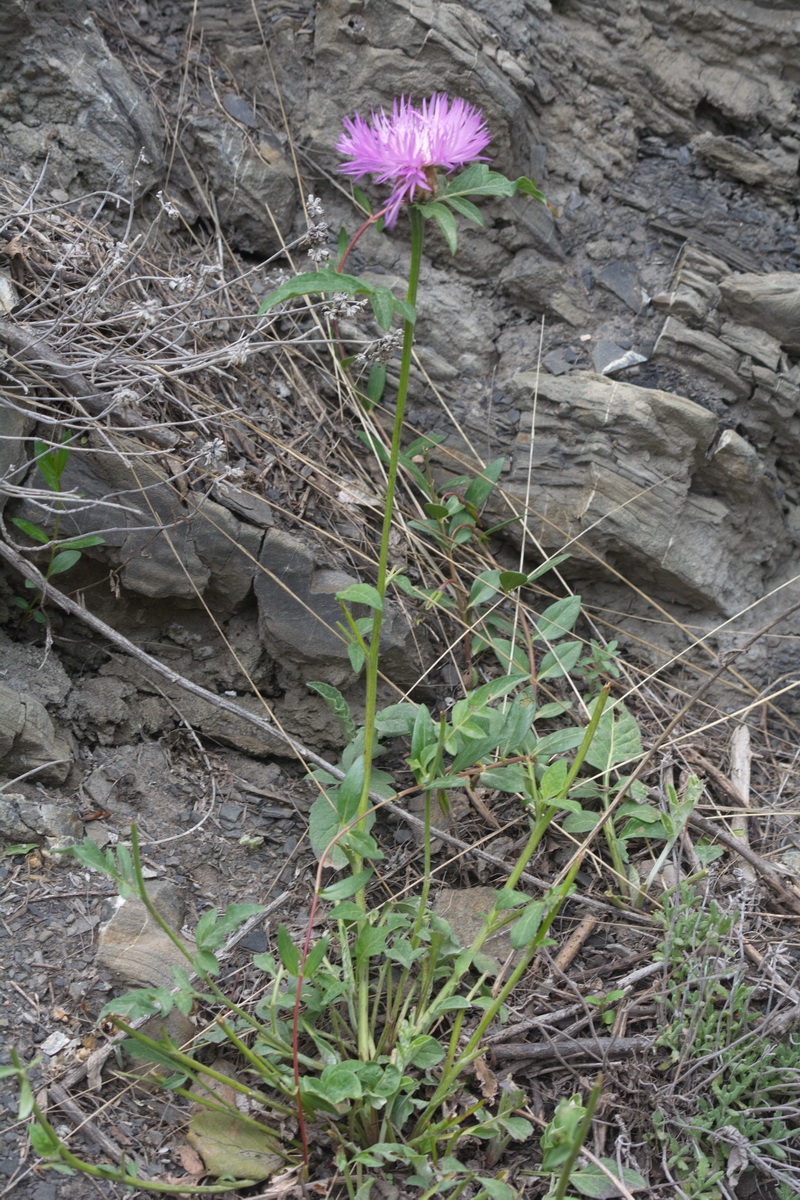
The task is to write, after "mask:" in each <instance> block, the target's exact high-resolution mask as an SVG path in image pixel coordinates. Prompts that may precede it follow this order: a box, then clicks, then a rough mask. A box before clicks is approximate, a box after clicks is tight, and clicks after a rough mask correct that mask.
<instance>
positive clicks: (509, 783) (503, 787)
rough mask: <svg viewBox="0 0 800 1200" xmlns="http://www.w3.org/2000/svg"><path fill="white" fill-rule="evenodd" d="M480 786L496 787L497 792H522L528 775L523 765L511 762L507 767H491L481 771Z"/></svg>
mask: <svg viewBox="0 0 800 1200" xmlns="http://www.w3.org/2000/svg"><path fill="white" fill-rule="evenodd" d="M480 781H481V786H482V787H490V788H497V790H498V791H499V792H524V791H525V785H526V783H527V782H528V776H527V774H526V772H525V769H524V767H521V766H519V765H517V764H516V763H514V764H512V765H511V766H509V767H492V768H490V770H488V771H482V772H481V777H480Z"/></svg>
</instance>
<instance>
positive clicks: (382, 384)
mask: <svg viewBox="0 0 800 1200" xmlns="http://www.w3.org/2000/svg"><path fill="white" fill-rule="evenodd" d="M385 390H386V366H385V365H383V364H381V363H373V364H372V367H371V368H370V372H369V378H368V379H367V388H366V392H367V397H368V398H369V400H370V401H371V402H372V404H380V402H381V400H382V399H383V393H384V391H385Z"/></svg>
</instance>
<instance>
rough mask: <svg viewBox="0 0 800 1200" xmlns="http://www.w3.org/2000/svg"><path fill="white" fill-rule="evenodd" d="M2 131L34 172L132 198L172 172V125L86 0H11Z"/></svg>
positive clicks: (1, 50) (6, 16)
mask: <svg viewBox="0 0 800 1200" xmlns="http://www.w3.org/2000/svg"><path fill="white" fill-rule="evenodd" d="M3 24H4V30H3V34H4V36H3V37H2V41H0V56H1V57H2V60H3V68H4V70H3V77H4V86H3V89H2V92H1V93H0V135H1V136H2V140H3V143H4V147H5V151H6V153H7V154H8V155H9V156H12V157H13V158H15V159H16V160H17V161H24V162H25V163H26V164H27V165H28V167H29V169H30V172H31V178H35V176H36V175H37V174H38V173H39V172H40V171H41V170H42V168H45V174H46V178H47V179H48V180H49V181H50V182H51V183H52V184H57V185H58V186H59V187H60V188H65V189H67V190H70V189H72V190H73V191H76V192H79V193H84V192H86V191H91V190H92V189H98V190H103V189H110V190H111V191H114V192H117V193H118V194H119V195H121V196H122V197H124V198H125V199H128V198H129V197H134V198H137V197H139V196H141V195H143V194H144V193H145V192H146V191H147V190H148V189H150V188H151V187H153V185H154V184H156V183H157V182H158V181H160V180H161V179H162V178H163V174H164V170H165V167H164V156H163V151H164V130H163V127H162V125H161V122H160V121H159V119H158V117H157V116H156V113H155V110H154V109H153V107H152V105H151V104H150V101H149V100H148V97H147V95H146V93H145V92H144V91H143V90H142V88H140V87H139V86H138V85H137V84H136V83H134V82H133V80H132V79H131V77H130V75H129V73H128V72H127V71H126V70H125V68H124V67H123V66H122V64H121V63H120V62H119V60H118V59H117V58H115V57H114V55H112V54H111V52H110V51H109V49H108V47H107V45H106V43H105V41H104V40H103V38H102V36H101V34H100V33H99V31H98V29H97V26H96V25H95V23H94V20H93V18H92V17H91V16H90V15H89V14H88V13H87V9H86V6H85V5H84V4H81V3H78V0H58V2H57V3H56V2H55V0H45V2H44V3H42V4H39V5H37V6H36V8H35V10H34V9H33V8H31V6H30V5H29V4H27V3H26V2H25V0H9V2H8V3H7V4H6V5H5V6H4V13H3Z"/></svg>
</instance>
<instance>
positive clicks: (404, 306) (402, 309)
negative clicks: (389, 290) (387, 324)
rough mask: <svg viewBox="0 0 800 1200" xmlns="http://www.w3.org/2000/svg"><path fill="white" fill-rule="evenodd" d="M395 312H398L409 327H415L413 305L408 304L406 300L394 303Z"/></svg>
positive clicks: (415, 313) (415, 315)
mask: <svg viewBox="0 0 800 1200" xmlns="http://www.w3.org/2000/svg"><path fill="white" fill-rule="evenodd" d="M394 309H395V312H398V313H399V314H400V316H401V317H402V318H403V320H404V321H408V323H409V325H415V324H416V321H417V310H416V309H415V308H414V305H413V304H409V303H408V301H407V300H398V299H397V298H395V302H394Z"/></svg>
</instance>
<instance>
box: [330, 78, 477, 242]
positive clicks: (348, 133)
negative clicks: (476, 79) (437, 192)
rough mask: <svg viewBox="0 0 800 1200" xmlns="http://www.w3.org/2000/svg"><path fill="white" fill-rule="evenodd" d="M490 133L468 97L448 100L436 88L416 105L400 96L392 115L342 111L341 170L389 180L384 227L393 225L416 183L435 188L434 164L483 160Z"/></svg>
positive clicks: (447, 167)
mask: <svg viewBox="0 0 800 1200" xmlns="http://www.w3.org/2000/svg"><path fill="white" fill-rule="evenodd" d="M490 139H491V134H490V133H489V130H488V129H487V128H486V119H485V117H484V115H483V113H482V112H481V110H480V109H479V108H476V107H475V106H474V105H473V104H467V102H466V100H460V99H455V100H451V99H450V98H449V96H446V95H445V94H444V93H442V92H435V93H434V94H433V95H432V96H431V97H430V99H429V100H423V101H422V104H421V105H420V107H419V108H414V106H413V105H412V103H411V98H410V97H409V98H408V99H406V97H405V96H401V97H400V99H399V100H395V101H394V103H393V104H392V115H391V116H387V115H386V113H385V112H384V110H383V109H381V110H380V112H377V113H376V112H375V111H374V110H373V113H372V120H371V121H365V120H364V119H363V117H360V116H359V115H358V113H356V115H355V117H353V118H351V117H345V119H344V133H343V134H342V135H341V137H340V138H339V141H338V142H337V143H336V149H337V150H338V151H339V153H340V154H344V155H346V156H347V158H349V159H350V160H351V161H350V162H346V163H344V164H343V165H342V166H341V167H340V168H339V170H340V171H343V172H344V174H345V175H351V176H352V177H353V178H354V179H358V178H360V176H362V175H368V174H369V175H374V176H375V181H376V183H391V184H392V194H391V196H390V197H389V204H388V207H387V209H386V215H385V220H386V227H387V229H391V228H392V227H393V225H394V224H395V222H396V220H397V215H398V213H399V212H400V208H401V205H402V204H403V203H404V202H406V201H410V200H413V199H414V193H415V192H416V190H417V188H421V189H422V190H423V191H425V192H430V191H432V190H433V187H434V184H435V179H434V170H435V168H436V167H441V168H443V169H444V170H445V171H452V170H453V169H454V168H455V167H460V166H463V164H464V163H469V162H476V161H483V160H485V155H483V154H481V151H482V150H484V149H485V148H486V146H488V144H489V141H490Z"/></svg>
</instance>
